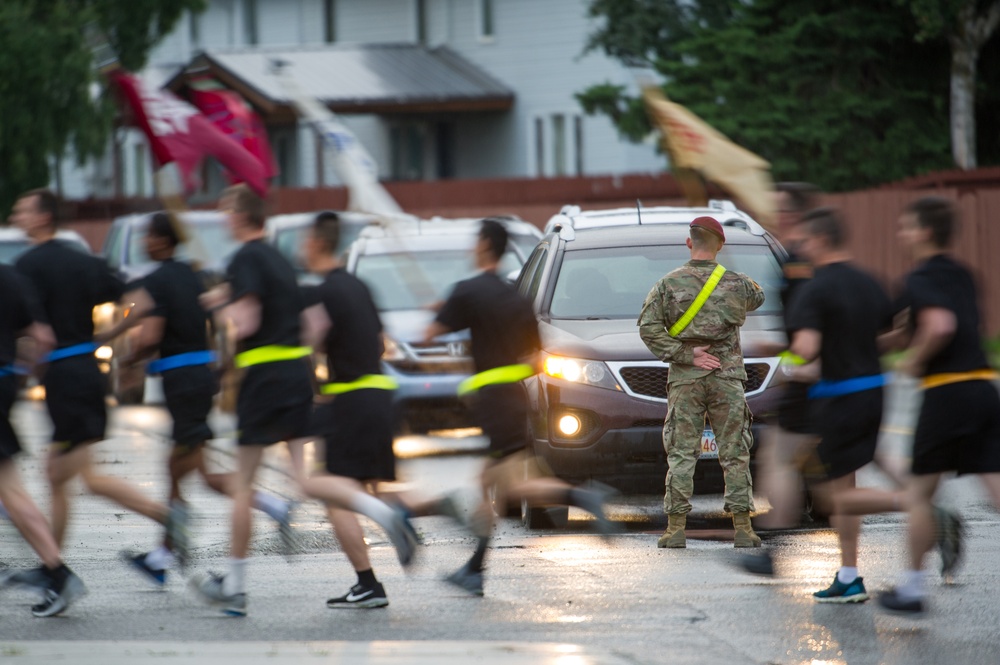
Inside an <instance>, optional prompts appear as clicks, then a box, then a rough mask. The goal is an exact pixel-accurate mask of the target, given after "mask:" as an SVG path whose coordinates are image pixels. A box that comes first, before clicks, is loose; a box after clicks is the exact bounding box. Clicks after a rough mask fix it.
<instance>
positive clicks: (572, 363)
mask: <svg viewBox="0 0 1000 665" xmlns="http://www.w3.org/2000/svg"><path fill="white" fill-rule="evenodd" d="M543 367H544V371H545V373H546V374H548V375H549V376H551V377H553V378H555V379H563V380H565V381H569V382H571V383H583V384H586V385H588V386H597V387H598V388H608V389H610V390H621V387H620V386H619V385H618V382H617V381H615V377H614V375H613V374H611V370H610V369H608V366H607V365H605V364H604V363H602V362H600V361H597V360H579V359H577V358H565V357H563V356H549V355H547V356H545V362H544V365H543Z"/></svg>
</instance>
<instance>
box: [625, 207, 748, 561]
mask: <svg viewBox="0 0 1000 665" xmlns="http://www.w3.org/2000/svg"><path fill="white" fill-rule="evenodd" d="M725 242H726V235H725V233H724V232H723V230H722V225H721V224H719V222H718V221H717V220H715V219H713V218H711V217H698V218H697V219H695V220H694V221H692V222H691V228H690V237H689V238H688V240H687V246H688V249H689V250H691V260H690V261H688V262H687V263H686V264H684V265H683V266H681V267H680V268H678V269H676V270H674V271H672V272H670V273H669V274H667V275H666V276H665V277H663V278H662V279H661V280H660V281H659V282H657V283H656V285H655V286H653V288H652V290H651V291H650V292H649V295H648V296H646V302H645V303H644V304H643V306H642V312H641V313H640V315H639V321H638V325H639V335H640V336H641V337H642V341H643V342H645V344H646V346H647V347H648V348H649V350H650V351H652V352H653V354H654V355H655V356H656V357H657V358H659V359H660V360H662V361H664V362H669V363H670V374H669V375H668V379H667V388H668V394H667V416H666V420H665V422H664V425H663V447H664V450H665V451H666V454H667V465H668V467H669V468H668V470H667V478H666V492H665V495H664V498H663V510H664V512H665V513H666V514H667V528H666V530H665V531H664V532H663V535H662V536H660V538H659V540H658V541H657V547H674V548H681V547H686V546H687V540H686V537H685V534H684V529H685V527H686V525H687V514H688V513H689V512H691V501H690V499H691V495H692V494H693V493H694V469H695V464H696V463H697V461H698V457H699V455H700V454H701V438H702V432H704V430H705V423H706V420H707V421H708V423H709V424H710V425H711V426H712V431H713V432H714V433H715V440H716V441H717V442H718V448H719V463H720V464H721V465H722V469H723V472H724V477H725V484H726V494H725V510H726V512H729V513H732V516H733V526H734V527H735V530H736V534H735V538H734V545H735V546H736V547H760V538H759V537H758V536H757V534H756V533H754V530H753V526H752V525H751V524H750V513H751V511H753V509H754V504H753V481H752V479H751V477H750V448H751V446H752V445H753V438H752V435H751V433H750V422H751V414H750V409H749V407H748V406H747V403H746V396H745V393H744V390H743V383H744V382H745V381H746V379H747V373H746V369H744V367H743V352H742V350H741V347H740V326H742V325H743V323H744V321H746V316H747V312H751V311H753V310H755V309H757V308H758V307H760V306H761V305H762V304H764V291H763V289H761V288H760V286H759V285H758V284H757V283H756V282H754V281H753V280H752V279H750V278H749V277H747V276H746V275H742V274H740V273H734V272H730V271H727V270H726V269H725V268H724V267H723V266H722V265H720V264H719V263H717V262H716V255H717V254H718V253H719V250H721V249H722V246H723V244H725Z"/></svg>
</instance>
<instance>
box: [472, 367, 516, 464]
mask: <svg viewBox="0 0 1000 665" xmlns="http://www.w3.org/2000/svg"><path fill="white" fill-rule="evenodd" d="M474 408H475V415H476V421H477V422H478V423H479V426H480V427H482V428H483V433H484V434H485V435H486V436H487V437H489V439H490V453H489V454H490V457H493V458H495V459H500V458H502V457H506V456H507V455H510V454H512V453H516V452H517V451H519V450H523V449H524V448H525V447H526V446H527V445H528V401H527V396H526V395H525V394H524V387H523V386H522V385H521V384H520V383H502V384H496V385H492V386H486V387H485V388H480V389H479V392H478V394H477V395H476V397H475V407H474Z"/></svg>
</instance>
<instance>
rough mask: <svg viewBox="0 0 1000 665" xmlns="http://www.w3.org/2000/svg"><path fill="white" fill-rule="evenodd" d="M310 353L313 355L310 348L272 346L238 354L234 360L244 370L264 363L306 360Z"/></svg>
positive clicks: (259, 347)
mask: <svg viewBox="0 0 1000 665" xmlns="http://www.w3.org/2000/svg"><path fill="white" fill-rule="evenodd" d="M310 353H312V349H310V348H309V347H308V346H280V345H277V344H270V345H268V346H258V347H257V348H256V349H250V350H248V351H244V352H243V353H237V354H236V358H234V360H235V362H236V366H237V367H239V368H240V369H243V368H245V367H251V366H253V365H263V364H264V363H276V362H280V361H282V360H296V359H298V358H305V357H306V356H308V355H309V354H310Z"/></svg>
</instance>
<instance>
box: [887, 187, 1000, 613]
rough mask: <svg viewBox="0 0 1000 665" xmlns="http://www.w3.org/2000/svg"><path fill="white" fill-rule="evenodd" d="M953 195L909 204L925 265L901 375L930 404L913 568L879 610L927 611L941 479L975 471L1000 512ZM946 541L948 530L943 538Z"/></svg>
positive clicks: (909, 295)
mask: <svg viewBox="0 0 1000 665" xmlns="http://www.w3.org/2000/svg"><path fill="white" fill-rule="evenodd" d="M956 221H957V220H956V212H955V209H954V206H953V205H952V203H951V202H949V201H948V200H947V199H943V198H938V197H927V198H923V199H919V200H918V201H915V202H914V203H913V204H911V205H910V206H909V207H907V208H906V210H905V212H904V213H903V215H902V216H901V217H900V220H899V238H900V240H901V241H902V242H903V244H905V245H907V246H908V247H909V248H910V251H911V252H912V254H913V257H914V258H915V259H916V260H917V261H918V262H919V265H918V266H917V268H916V269H915V270H914V271H913V272H912V273H910V275H909V276H908V277H907V278H906V289H905V293H904V296H903V300H902V305H903V306H905V307H906V308H908V309H909V325H908V330H909V332H910V333H911V334H912V336H911V338H910V340H911V341H910V344H909V348H908V349H907V351H906V355H905V357H904V360H903V361H902V362H901V364H900V366H899V368H898V369H899V371H901V372H904V373H906V374H909V375H911V376H915V377H918V378H920V380H921V384H922V386H923V389H924V399H923V404H922V405H921V407H920V416H919V418H918V420H917V428H916V432H915V434H914V437H913V469H912V475H911V478H910V481H909V485H908V487H907V508H908V511H909V557H910V560H909V569H908V570H906V571H904V573H903V575H902V579H901V581H900V584H899V586H897V587H895V588H894V589H890V590H889V591H886V592H885V593H882V594H880V595H879V597H878V603H879V605H880V606H881V607H882V608H884V609H886V610H889V611H893V612H897V613H901V614H906V615H910V616H919V615H921V614H923V613H924V612H925V611H926V610H927V606H926V598H927V589H926V581H925V578H924V572H923V564H924V557H925V556H926V554H927V552H928V550H930V548H931V546H932V544H933V543H934V540H935V522H936V521H937V528H938V531H939V532H940V531H941V530H942V528H944V529H945V530H949V529H950V530H952V531H954V530H958V531H959V533H958V534H953V536H952V537H955V535H960V529H961V526H960V524H959V523H957V522H955V521H946V522H945V523H944V524H942V523H941V517H942V515H941V513H940V511H935V510H934V507H933V505H932V503H931V502H932V501H933V499H934V495H935V493H936V492H937V488H938V485H940V483H941V478H942V476H943V474H945V473H947V472H949V471H956V472H958V474H959V475H962V474H976V475H978V476H979V478H980V480H981V481H982V482H983V485H985V487H986V489H987V490H988V491H989V494H990V498H991V499H992V500H993V505H994V506H996V507H997V508H998V509H1000V396H998V394H997V389H996V386H995V385H994V383H993V381H995V380H996V379H997V374H996V372H994V371H993V370H992V369H991V368H990V366H989V363H988V362H987V360H986V356H985V354H984V353H983V345H982V339H981V337H980V332H979V326H980V318H979V306H978V303H977V293H976V286H975V282H974V280H973V278H972V275H971V274H970V273H969V271H968V269H966V268H965V267H964V266H963V265H962V264H960V263H959V262H958V261H956V260H955V259H954V258H952V257H951V256H950V255H949V254H948V248H949V247H950V246H951V241H952V237H953V235H954V231H955V226H956ZM938 537H939V538H940V533H939V534H938Z"/></svg>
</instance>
